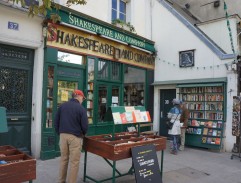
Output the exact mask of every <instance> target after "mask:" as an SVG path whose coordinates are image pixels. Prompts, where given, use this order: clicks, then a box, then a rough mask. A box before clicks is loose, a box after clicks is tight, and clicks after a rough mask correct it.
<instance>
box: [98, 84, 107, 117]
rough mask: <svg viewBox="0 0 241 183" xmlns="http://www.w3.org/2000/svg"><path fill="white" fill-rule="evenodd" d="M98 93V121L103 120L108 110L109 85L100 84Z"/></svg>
mask: <svg viewBox="0 0 241 183" xmlns="http://www.w3.org/2000/svg"><path fill="white" fill-rule="evenodd" d="M98 94H99V96H98V121H99V122H103V121H104V117H105V113H106V111H107V87H106V86H99V88H98Z"/></svg>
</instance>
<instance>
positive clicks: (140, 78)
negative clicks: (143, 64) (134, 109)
mask: <svg viewBox="0 0 241 183" xmlns="http://www.w3.org/2000/svg"><path fill="white" fill-rule="evenodd" d="M145 81H146V72H145V70H143V69H137V68H133V67H130V66H126V67H125V72H124V105H125V106H144V102H145V98H144V96H145Z"/></svg>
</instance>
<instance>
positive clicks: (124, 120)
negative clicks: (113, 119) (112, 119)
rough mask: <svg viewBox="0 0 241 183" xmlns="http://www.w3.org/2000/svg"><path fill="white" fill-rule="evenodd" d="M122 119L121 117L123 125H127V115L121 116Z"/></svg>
mask: <svg viewBox="0 0 241 183" xmlns="http://www.w3.org/2000/svg"><path fill="white" fill-rule="evenodd" d="M120 117H121V121H122V123H123V124H125V123H127V119H126V114H125V113H123V114H120Z"/></svg>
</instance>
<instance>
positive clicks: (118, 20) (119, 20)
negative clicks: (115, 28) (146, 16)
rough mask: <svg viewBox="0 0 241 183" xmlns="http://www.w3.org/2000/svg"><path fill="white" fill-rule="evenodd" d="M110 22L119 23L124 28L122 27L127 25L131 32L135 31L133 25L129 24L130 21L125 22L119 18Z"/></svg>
mask: <svg viewBox="0 0 241 183" xmlns="http://www.w3.org/2000/svg"><path fill="white" fill-rule="evenodd" d="M112 24H113V25H120V26H121V28H124V27H125V26H126V27H128V28H129V29H130V31H131V32H133V33H135V32H136V30H135V28H134V26H133V25H131V23H130V22H128V23H126V22H124V21H123V20H121V19H115V20H113V21H112Z"/></svg>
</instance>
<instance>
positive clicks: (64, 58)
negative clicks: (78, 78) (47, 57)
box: [58, 51, 84, 65]
mask: <svg viewBox="0 0 241 183" xmlns="http://www.w3.org/2000/svg"><path fill="white" fill-rule="evenodd" d="M58 61H59V62H65V63H70V64H78V65H83V64H84V59H83V56H81V55H75V54H72V53H66V52H61V51H58Z"/></svg>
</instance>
